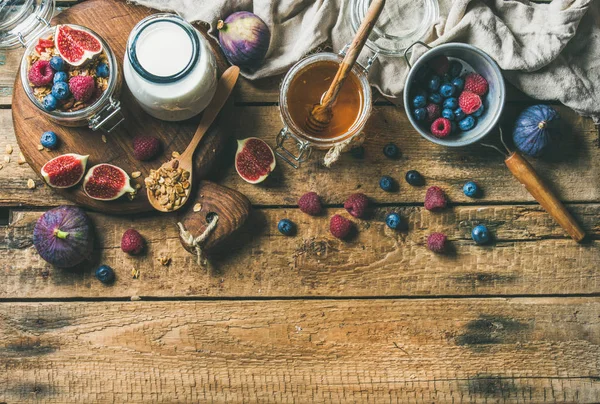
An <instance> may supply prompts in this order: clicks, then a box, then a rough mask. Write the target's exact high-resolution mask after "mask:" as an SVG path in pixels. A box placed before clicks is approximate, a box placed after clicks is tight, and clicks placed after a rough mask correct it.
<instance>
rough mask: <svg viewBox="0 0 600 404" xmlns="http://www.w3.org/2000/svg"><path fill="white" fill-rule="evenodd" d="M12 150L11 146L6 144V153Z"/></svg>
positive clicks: (10, 152)
mask: <svg viewBox="0 0 600 404" xmlns="http://www.w3.org/2000/svg"><path fill="white" fill-rule="evenodd" d="M12 152H13V148H12V146H11V145H9V144H7V145H6V154H12Z"/></svg>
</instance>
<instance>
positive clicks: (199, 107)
mask: <svg viewBox="0 0 600 404" xmlns="http://www.w3.org/2000/svg"><path fill="white" fill-rule="evenodd" d="M123 75H124V77H125V81H126V83H127V86H128V87H129V90H130V91H131V93H132V94H133V96H134V97H135V99H136V100H137V101H138V102H139V104H140V105H141V107H142V108H143V109H144V110H145V111H146V112H147V113H149V114H150V115H152V116H154V117H156V118H158V119H162V120H165V121H182V120H184V119H188V118H191V117H193V116H194V115H197V114H199V113H200V112H202V111H203V110H204V108H206V107H207V105H208V103H209V102H210V101H211V99H212V98H213V95H214V94H215V90H216V88H217V63H216V60H215V56H214V54H213V52H212V50H211V47H210V46H209V44H208V42H207V40H206V39H205V38H204V37H203V36H202V35H201V34H200V32H198V30H196V29H195V28H194V27H193V26H192V25H191V24H189V23H187V22H186V21H185V20H183V19H182V18H181V17H179V16H177V15H174V14H154V15H151V16H150V17H147V18H144V19H143V20H142V21H140V22H139V23H138V24H137V25H136V26H135V27H134V28H133V31H131V34H129V39H128V41H127V49H126V52H125V58H124V61H123Z"/></svg>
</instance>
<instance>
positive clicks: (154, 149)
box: [133, 136, 160, 161]
mask: <svg viewBox="0 0 600 404" xmlns="http://www.w3.org/2000/svg"><path fill="white" fill-rule="evenodd" d="M159 151H160V141H159V140H158V139H157V138H155V137H153V136H136V137H135V138H134V139H133V156H134V157H135V158H136V159H137V160H141V161H146V160H152V158H153V157H155V156H156V155H157V154H158V152H159Z"/></svg>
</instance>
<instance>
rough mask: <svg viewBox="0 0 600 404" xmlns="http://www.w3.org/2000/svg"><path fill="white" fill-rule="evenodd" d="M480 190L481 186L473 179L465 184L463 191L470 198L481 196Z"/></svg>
mask: <svg viewBox="0 0 600 404" xmlns="http://www.w3.org/2000/svg"><path fill="white" fill-rule="evenodd" d="M480 192H481V190H480V189H479V186H478V185H477V184H476V183H475V182H473V181H469V182H467V183H466V184H465V185H464V186H463V193H464V194H465V195H466V196H468V197H469V198H475V197H477V196H479V194H480Z"/></svg>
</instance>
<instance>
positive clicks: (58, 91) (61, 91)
mask: <svg viewBox="0 0 600 404" xmlns="http://www.w3.org/2000/svg"><path fill="white" fill-rule="evenodd" d="M52 95H53V96H54V98H56V99H57V100H64V99H66V98H67V97H68V96H69V85H68V84H67V83H65V82H64V81H59V82H58V83H55V84H54V85H53V86H52Z"/></svg>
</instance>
